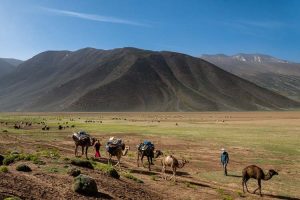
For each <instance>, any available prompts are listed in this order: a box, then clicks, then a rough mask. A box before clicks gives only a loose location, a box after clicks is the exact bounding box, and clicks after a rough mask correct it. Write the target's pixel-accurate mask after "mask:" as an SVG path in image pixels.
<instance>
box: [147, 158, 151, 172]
mask: <svg viewBox="0 0 300 200" xmlns="http://www.w3.org/2000/svg"><path fill="white" fill-rule="evenodd" d="M147 160H148V169H149V171H151V168H150V164H151V163H150V157H149V156H147Z"/></svg>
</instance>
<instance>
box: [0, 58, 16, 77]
mask: <svg viewBox="0 0 300 200" xmlns="http://www.w3.org/2000/svg"><path fill="white" fill-rule="evenodd" d="M15 68H16V67H15V66H14V65H12V64H9V63H8V62H6V61H5V59H2V58H0V77H2V76H4V75H6V74H8V73H10V72H12V71H13V70H15Z"/></svg>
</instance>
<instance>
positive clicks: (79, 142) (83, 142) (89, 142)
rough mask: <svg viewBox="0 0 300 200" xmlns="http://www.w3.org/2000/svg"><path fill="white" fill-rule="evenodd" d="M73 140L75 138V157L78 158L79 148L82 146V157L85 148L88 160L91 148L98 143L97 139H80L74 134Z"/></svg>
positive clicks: (88, 137)
mask: <svg viewBox="0 0 300 200" xmlns="http://www.w3.org/2000/svg"><path fill="white" fill-rule="evenodd" d="M72 138H73V140H74V142H75V156H77V149H78V146H81V148H82V153H81V155H83V153H84V148H85V157H86V159H88V157H87V151H88V148H89V146H94V144H95V142H96V139H95V138H91V137H90V136H87V137H83V138H81V139H79V138H78V137H76V136H75V135H74V134H73V136H72Z"/></svg>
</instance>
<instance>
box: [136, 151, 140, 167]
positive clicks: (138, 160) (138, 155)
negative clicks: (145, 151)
mask: <svg viewBox="0 0 300 200" xmlns="http://www.w3.org/2000/svg"><path fill="white" fill-rule="evenodd" d="M136 164H137V167H139V166H140V152H139V151H138V152H137V160H136Z"/></svg>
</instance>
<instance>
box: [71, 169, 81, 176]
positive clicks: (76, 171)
mask: <svg viewBox="0 0 300 200" xmlns="http://www.w3.org/2000/svg"><path fill="white" fill-rule="evenodd" d="M68 174H69V175H70V176H74V177H76V176H78V175H80V174H81V171H80V170H79V169H76V168H70V169H69V170H68Z"/></svg>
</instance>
